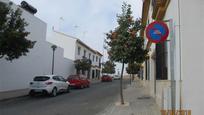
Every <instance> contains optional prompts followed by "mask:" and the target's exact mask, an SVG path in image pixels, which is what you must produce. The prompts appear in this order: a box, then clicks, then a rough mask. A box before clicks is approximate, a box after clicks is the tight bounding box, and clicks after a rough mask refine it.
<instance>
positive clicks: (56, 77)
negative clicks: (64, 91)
mask: <svg viewBox="0 0 204 115" xmlns="http://www.w3.org/2000/svg"><path fill="white" fill-rule="evenodd" d="M52 79H54V80H55V81H60V78H59V77H58V76H53V77H52Z"/></svg>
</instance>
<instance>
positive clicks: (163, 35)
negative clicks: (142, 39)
mask: <svg viewBox="0 0 204 115" xmlns="http://www.w3.org/2000/svg"><path fill="white" fill-rule="evenodd" d="M168 35H169V29H168V26H167V25H166V24H165V23H164V22H162V21H154V22H152V23H150V24H149V25H148V26H147V28H146V36H147V38H148V39H149V41H151V42H153V43H159V42H164V41H165V40H166V39H167V37H168Z"/></svg>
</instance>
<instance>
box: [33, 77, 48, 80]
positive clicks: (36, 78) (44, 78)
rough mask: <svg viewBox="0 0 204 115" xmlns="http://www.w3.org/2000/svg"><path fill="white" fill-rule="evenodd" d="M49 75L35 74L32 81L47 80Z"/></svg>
mask: <svg viewBox="0 0 204 115" xmlns="http://www.w3.org/2000/svg"><path fill="white" fill-rule="evenodd" d="M49 79H50V77H47V76H36V77H35V78H34V79H33V81H47V80H49Z"/></svg>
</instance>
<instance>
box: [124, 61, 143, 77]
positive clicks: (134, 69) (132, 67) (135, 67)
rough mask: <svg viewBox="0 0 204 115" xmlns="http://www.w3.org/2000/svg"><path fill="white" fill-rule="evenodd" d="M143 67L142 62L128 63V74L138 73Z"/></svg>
mask: <svg viewBox="0 0 204 115" xmlns="http://www.w3.org/2000/svg"><path fill="white" fill-rule="evenodd" d="M140 68H141V64H138V63H128V67H126V71H127V73H128V74H137V73H138V72H139V70H140Z"/></svg>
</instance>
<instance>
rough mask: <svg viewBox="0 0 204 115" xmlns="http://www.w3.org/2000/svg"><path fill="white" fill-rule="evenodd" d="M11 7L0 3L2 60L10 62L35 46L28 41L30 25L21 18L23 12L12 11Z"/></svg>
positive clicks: (0, 54) (0, 52) (18, 10)
mask: <svg viewBox="0 0 204 115" xmlns="http://www.w3.org/2000/svg"><path fill="white" fill-rule="evenodd" d="M11 5H12V4H11V3H10V4H8V5H7V4H5V3H3V2H0V17H1V18H0V58H5V59H6V60H10V61H11V60H13V59H17V58H19V57H20V56H23V55H26V53H28V52H29V49H31V48H33V46H34V44H35V41H31V40H27V39H26V36H28V35H29V32H26V31H25V27H26V26H27V25H28V24H27V23H26V22H25V20H24V19H22V18H21V14H22V12H21V11H20V9H17V10H15V11H14V10H12V9H11Z"/></svg>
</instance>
